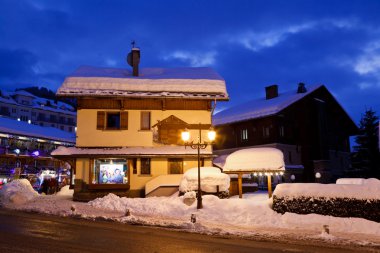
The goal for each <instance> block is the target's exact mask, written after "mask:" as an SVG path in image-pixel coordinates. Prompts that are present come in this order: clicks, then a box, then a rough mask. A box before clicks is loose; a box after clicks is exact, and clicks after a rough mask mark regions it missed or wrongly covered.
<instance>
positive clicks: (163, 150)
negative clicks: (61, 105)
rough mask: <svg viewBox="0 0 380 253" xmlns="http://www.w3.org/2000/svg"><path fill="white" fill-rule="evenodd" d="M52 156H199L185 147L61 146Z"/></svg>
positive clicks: (204, 152) (193, 150) (209, 152)
mask: <svg viewBox="0 0 380 253" xmlns="http://www.w3.org/2000/svg"><path fill="white" fill-rule="evenodd" d="M51 155H52V156H88V155H97V156H108V155H130V156H160V155H165V156H168V155H169V156H181V155H197V150H195V149H191V148H185V147H184V146H174V145H173V146H157V147H115V148H112V147H110V148H80V147H63V146H60V147H58V148H57V149H56V150H54V151H53V152H51ZM201 155H212V152H211V151H210V150H207V149H204V150H201Z"/></svg>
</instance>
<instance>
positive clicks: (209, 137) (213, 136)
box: [207, 129, 216, 141]
mask: <svg viewBox="0 0 380 253" xmlns="http://www.w3.org/2000/svg"><path fill="white" fill-rule="evenodd" d="M207 136H208V139H209V140H210V141H214V140H215V137H216V133H215V131H214V130H212V129H211V130H210V131H208V133H207Z"/></svg>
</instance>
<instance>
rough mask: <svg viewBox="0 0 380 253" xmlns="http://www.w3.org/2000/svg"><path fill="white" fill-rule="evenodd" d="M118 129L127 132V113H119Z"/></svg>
mask: <svg viewBox="0 0 380 253" xmlns="http://www.w3.org/2000/svg"><path fill="white" fill-rule="evenodd" d="M120 129H122V130H128V112H121V113H120Z"/></svg>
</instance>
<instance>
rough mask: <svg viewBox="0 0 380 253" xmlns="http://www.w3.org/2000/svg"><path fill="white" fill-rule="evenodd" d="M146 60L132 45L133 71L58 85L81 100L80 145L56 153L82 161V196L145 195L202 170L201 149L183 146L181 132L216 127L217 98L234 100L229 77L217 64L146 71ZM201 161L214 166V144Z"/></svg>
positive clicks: (90, 70) (89, 72)
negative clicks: (142, 60) (170, 178)
mask: <svg viewBox="0 0 380 253" xmlns="http://www.w3.org/2000/svg"><path fill="white" fill-rule="evenodd" d="M139 57H140V51H139V49H137V48H133V49H132V52H131V55H130V59H133V63H132V65H133V71H130V70H127V69H115V68H113V69H111V68H94V67H81V68H79V69H78V70H77V71H76V72H75V73H74V74H73V75H71V76H69V77H67V78H66V79H65V81H64V83H63V84H62V86H61V87H60V88H59V89H58V92H57V95H58V96H66V97H74V98H77V100H78V112H77V122H78V125H77V138H76V147H72V148H65V147H60V148H58V149H57V150H56V151H54V152H53V155H54V156H55V157H57V158H60V159H63V160H66V159H75V160H76V180H75V184H76V185H75V188H74V199H75V200H89V199H93V198H95V197H98V196H103V195H105V194H108V193H109V192H113V193H115V194H118V195H120V196H145V192H144V190H145V186H146V184H147V183H148V182H149V185H150V186H152V185H165V179H164V178H163V177H162V176H163V175H170V174H181V173H183V172H185V171H186V170H187V169H189V168H192V167H196V166H197V161H198V160H197V151H196V150H193V149H191V148H189V147H187V148H185V147H184V145H183V144H184V143H183V142H182V141H181V132H182V131H183V130H185V129H189V130H190V132H191V134H192V138H193V139H194V140H196V138H197V135H198V130H197V129H199V127H201V128H202V129H204V130H206V129H209V128H210V126H211V111H212V107H213V106H214V105H215V103H213V102H214V101H216V100H228V94H227V92H226V86H225V81H224V80H223V78H222V77H220V76H219V75H218V74H217V73H216V72H214V71H213V70H212V69H210V68H173V69H163V68H152V69H142V70H141V71H139V70H138V62H139ZM203 132H204V133H203ZM203 132H202V139H207V131H203ZM203 134H204V136H203ZM201 160H202V163H203V164H202V166H203V165H205V166H210V165H211V162H212V147H211V146H209V147H208V148H207V149H204V150H202V151H201ZM158 178H159V179H158ZM176 178H179V179H180V177H176ZM156 179H157V180H159V181H160V184H154V183H152V181H153V180H156ZM157 180H156V181H157ZM178 183H179V182H178ZM170 184H172V183H170ZM154 188H155V187H153V188H152V187H149V191H150V192H149V193H151V191H154V190H155V189H154ZM151 195H152V196H153V195H154V194H151Z"/></svg>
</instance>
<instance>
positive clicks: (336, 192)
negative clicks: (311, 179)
mask: <svg viewBox="0 0 380 253" xmlns="http://www.w3.org/2000/svg"><path fill="white" fill-rule="evenodd" d="M273 195H275V196H276V197H278V198H296V197H322V198H323V197H324V198H354V199H377V200H380V180H378V179H375V178H371V179H367V180H365V181H364V183H363V184H360V185H359V184H311V183H292V184H279V185H277V187H276V189H275V191H274V192H273Z"/></svg>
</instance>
